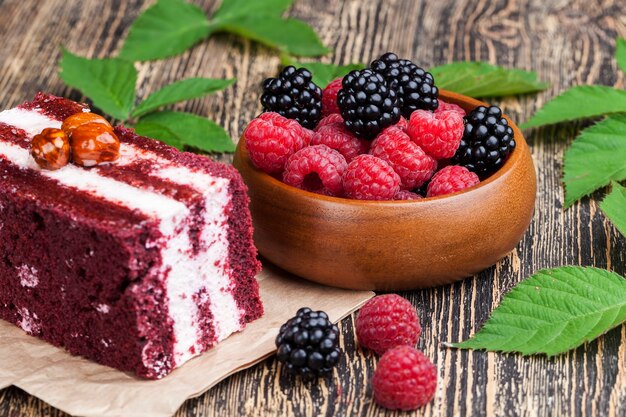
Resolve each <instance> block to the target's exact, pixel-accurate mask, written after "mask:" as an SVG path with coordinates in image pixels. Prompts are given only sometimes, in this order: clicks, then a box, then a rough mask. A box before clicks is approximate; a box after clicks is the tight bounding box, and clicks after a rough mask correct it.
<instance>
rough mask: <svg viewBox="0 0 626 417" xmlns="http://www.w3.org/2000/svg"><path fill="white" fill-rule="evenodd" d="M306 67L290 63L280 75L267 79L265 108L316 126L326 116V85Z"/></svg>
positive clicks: (307, 125)
mask: <svg viewBox="0 0 626 417" xmlns="http://www.w3.org/2000/svg"><path fill="white" fill-rule="evenodd" d="M312 79H313V75H312V74H311V72H310V71H309V70H307V69H306V68H298V69H296V68H295V67H294V66H292V65H289V66H287V67H285V68H283V70H282V71H281V72H280V74H279V75H278V77H276V78H267V79H266V80H265V81H263V95H262V96H261V104H263V110H264V111H269V112H276V113H279V114H280V115H282V116H285V117H287V118H289V119H294V120H296V121H298V123H300V124H301V125H302V126H304V127H306V128H308V129H313V128H315V126H316V125H317V122H318V121H319V120H320V119H321V117H322V89H321V88H319V87H318V86H317V85H316V84H315V83H314V82H313V81H312Z"/></svg>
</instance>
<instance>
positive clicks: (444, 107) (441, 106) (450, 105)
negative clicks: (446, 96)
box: [435, 99, 465, 116]
mask: <svg viewBox="0 0 626 417" xmlns="http://www.w3.org/2000/svg"><path fill="white" fill-rule="evenodd" d="M450 110H452V111H455V112H457V113H459V114H460V115H461V116H465V110H463V107H461V106H459V105H458V104H454V103H446V102H445V101H443V100H442V99H439V107H437V110H435V113H441V112H444V111H450Z"/></svg>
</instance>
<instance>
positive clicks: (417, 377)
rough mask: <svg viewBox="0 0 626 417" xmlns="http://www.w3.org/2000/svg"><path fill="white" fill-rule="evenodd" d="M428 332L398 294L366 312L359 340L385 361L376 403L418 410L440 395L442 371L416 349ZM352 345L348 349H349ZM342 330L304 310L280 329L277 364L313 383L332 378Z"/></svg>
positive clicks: (377, 377) (375, 382)
mask: <svg viewBox="0 0 626 417" xmlns="http://www.w3.org/2000/svg"><path fill="white" fill-rule="evenodd" d="M421 332H422V328H421V327H420V323H419V316H418V315H417V312H416V311H415V308H414V307H413V305H412V304H411V303H410V302H409V301H408V300H407V299H405V298H402V297H400V296H399V295H397V294H386V295H379V296H377V297H374V298H372V299H371V300H369V301H368V302H367V303H365V305H364V306H363V307H362V308H361V310H360V311H359V313H358V316H357V318H356V334H357V338H358V340H359V344H360V345H361V347H363V348H366V349H370V350H373V351H374V352H376V353H377V354H378V355H381V358H380V360H379V362H378V366H377V368H376V371H375V372H374V377H373V378H372V388H373V389H372V391H373V396H374V400H375V401H376V403H377V404H379V405H380V406H382V407H385V408H388V409H391V410H415V409H417V408H419V407H423V406H425V405H426V404H428V403H429V402H430V401H431V400H432V399H433V397H434V395H435V391H436V390H437V368H436V367H435V365H433V364H432V362H431V361H430V359H428V357H426V356H425V355H424V354H423V353H422V352H420V351H419V350H417V349H416V348H415V345H416V344H417V342H418V340H419V337H420V334H421ZM351 345H352V344H350V343H346V346H351ZM338 346H339V330H338V328H337V326H335V325H333V324H332V323H331V322H330V321H329V320H328V316H327V315H326V313H324V312H322V311H312V310H311V309H310V308H301V309H300V310H298V313H297V314H296V316H295V317H293V318H291V319H290V320H289V321H287V322H286V323H285V324H283V325H282V327H281V328H280V331H279V334H278V337H277V338H276V347H277V348H278V352H277V359H278V361H279V362H281V363H283V366H284V368H285V370H286V372H287V373H289V374H295V375H299V376H300V377H302V379H303V380H305V381H310V380H313V379H315V378H316V377H328V376H329V375H330V374H331V373H332V368H333V367H334V366H336V365H337V364H338V363H339V359H340V354H341V351H340V349H339V347H338Z"/></svg>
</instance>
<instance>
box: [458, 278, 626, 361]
mask: <svg viewBox="0 0 626 417" xmlns="http://www.w3.org/2000/svg"><path fill="white" fill-rule="evenodd" d="M625 320H626V279H624V278H622V277H621V276H619V275H617V274H615V273H613V272H609V271H605V270H602V269H596V268H582V267H572V266H566V267H562V268H556V269H546V270H542V271H539V272H537V273H536V274H535V275H533V276H531V277H530V278H528V279H525V280H524V281H522V282H520V283H519V284H517V285H516V286H515V288H513V289H512V290H511V292H509V293H508V294H507V295H505V296H504V298H503V300H502V302H501V303H500V306H498V307H497V308H496V309H495V310H494V311H493V312H492V314H491V317H490V318H489V319H488V320H487V322H486V323H485V325H484V326H483V328H482V329H481V330H480V331H479V332H478V333H476V334H475V335H474V336H473V337H472V338H470V339H469V340H466V341H464V342H461V343H452V344H450V346H452V347H457V348H461V349H486V350H489V351H502V352H520V353H522V354H524V355H531V354H537V353H545V354H547V355H550V356H551V355H558V354H561V353H563V352H567V351H568V350H571V349H574V348H576V347H578V346H580V345H582V344H583V343H585V342H587V341H590V340H593V339H595V338H597V337H598V336H600V335H602V334H603V333H606V332H607V331H609V330H610V329H612V328H614V327H616V326H618V325H619V324H620V323H622V322H624V321H625Z"/></svg>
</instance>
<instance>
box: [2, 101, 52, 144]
mask: <svg viewBox="0 0 626 417" xmlns="http://www.w3.org/2000/svg"><path fill="white" fill-rule="evenodd" d="M0 122H2V123H6V124H8V125H11V126H14V127H17V128H19V129H22V130H23V131H25V132H26V134H27V135H28V136H29V137H31V138H32V137H33V136H35V135H37V134H39V133H41V131H42V130H44V129H45V128H48V127H54V128H57V129H58V128H60V127H61V122H59V121H58V120H54V119H51V118H49V117H48V116H46V115H45V114H42V113H39V112H38V111H36V110H24V109H20V108H17V107H16V108H14V109H9V110H5V111H3V112H1V113H0Z"/></svg>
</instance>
